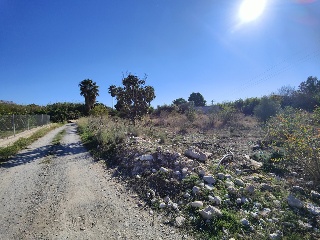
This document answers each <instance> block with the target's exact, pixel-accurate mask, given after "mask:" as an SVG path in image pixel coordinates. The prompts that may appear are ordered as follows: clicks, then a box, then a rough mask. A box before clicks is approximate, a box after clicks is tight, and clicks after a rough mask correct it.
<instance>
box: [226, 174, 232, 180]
mask: <svg viewBox="0 0 320 240" xmlns="http://www.w3.org/2000/svg"><path fill="white" fill-rule="evenodd" d="M224 177H225V178H226V179H231V178H232V177H231V175H230V174H226V175H224Z"/></svg>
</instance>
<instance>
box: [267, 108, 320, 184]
mask: <svg viewBox="0 0 320 240" xmlns="http://www.w3.org/2000/svg"><path fill="white" fill-rule="evenodd" d="M267 131H268V138H269V140H270V141H273V145H276V146H279V147H282V148H283V149H284V157H283V159H284V160H285V162H287V163H289V164H297V165H298V166H301V167H302V168H303V170H304V172H305V173H306V174H307V175H308V176H310V178H312V179H314V180H317V181H319V180H320V141H319V137H320V134H319V128H317V126H316V125H314V123H313V121H312V115H311V114H310V113H308V112H306V111H302V110H295V109H293V108H286V109H285V110H284V111H283V112H281V113H279V114H278V115H276V116H275V117H272V118H271V119H270V120H269V121H268V122H267Z"/></svg>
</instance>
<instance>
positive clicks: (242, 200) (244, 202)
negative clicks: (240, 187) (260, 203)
mask: <svg viewBox="0 0 320 240" xmlns="http://www.w3.org/2000/svg"><path fill="white" fill-rule="evenodd" d="M248 202H249V200H248V198H246V197H241V203H243V204H246V203H248Z"/></svg>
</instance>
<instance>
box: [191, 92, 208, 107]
mask: <svg viewBox="0 0 320 240" xmlns="http://www.w3.org/2000/svg"><path fill="white" fill-rule="evenodd" d="M188 101H189V102H191V101H192V102H194V105H195V106H196V107H202V106H205V105H206V102H207V101H206V100H204V98H203V96H202V95H201V93H194V92H193V93H191V94H190V96H189V98H188Z"/></svg>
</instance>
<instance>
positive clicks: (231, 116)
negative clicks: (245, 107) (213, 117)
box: [218, 104, 236, 125]
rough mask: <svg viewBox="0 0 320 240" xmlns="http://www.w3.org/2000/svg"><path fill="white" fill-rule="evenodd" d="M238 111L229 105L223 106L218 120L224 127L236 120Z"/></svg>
mask: <svg viewBox="0 0 320 240" xmlns="http://www.w3.org/2000/svg"><path fill="white" fill-rule="evenodd" d="M235 114H236V109H235V108H234V107H233V106H231V105H229V104H221V105H220V110H219V111H218V119H219V120H220V121H221V122H222V124H223V125H225V124H228V123H230V122H232V121H233V120H235Z"/></svg>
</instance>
